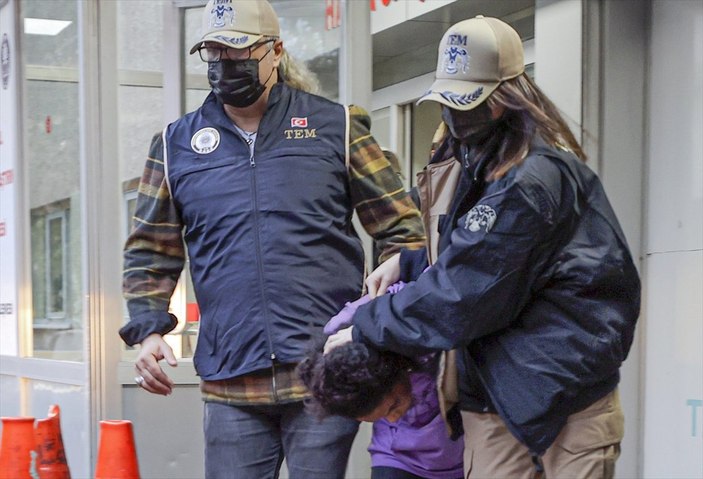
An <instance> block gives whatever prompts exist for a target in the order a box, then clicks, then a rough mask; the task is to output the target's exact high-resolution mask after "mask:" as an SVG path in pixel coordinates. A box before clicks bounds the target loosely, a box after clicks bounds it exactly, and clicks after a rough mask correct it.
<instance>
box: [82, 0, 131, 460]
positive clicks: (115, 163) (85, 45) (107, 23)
mask: <svg viewBox="0 0 703 479" xmlns="http://www.w3.org/2000/svg"><path fill="white" fill-rule="evenodd" d="M78 12H79V14H78V22H79V27H80V28H79V57H80V63H79V64H80V65H81V67H80V84H79V112H80V117H79V118H80V171H81V182H80V184H81V189H80V191H81V244H82V248H81V250H82V270H83V271H82V276H83V280H82V283H83V294H84V301H83V324H84V326H85V336H86V337H85V342H86V349H87V353H86V361H87V364H86V371H87V375H88V380H89V382H88V388H87V389H88V393H87V394H88V395H89V401H88V404H89V407H90V413H89V424H90V426H91V430H90V446H91V454H90V458H91V468H92V466H93V465H94V463H95V461H94V460H93V459H94V457H95V455H96V452H97V446H98V428H97V425H98V423H99V421H100V420H103V419H108V418H118V417H120V416H121V409H122V408H121V400H120V398H121V394H120V387H119V383H118V381H117V374H116V373H117V364H118V361H119V358H120V354H121V350H120V347H119V344H120V342H119V341H118V338H117V337H116V333H117V329H118V327H119V326H120V324H121V321H122V301H121V295H120V270H121V260H120V251H121V244H120V240H119V235H117V234H115V228H118V227H119V226H118V225H119V222H116V221H115V218H119V217H120V208H121V202H120V184H119V181H118V178H119V177H120V175H119V155H118V141H117V138H118V135H117V134H116V132H117V131H118V128H119V124H118V120H117V119H118V115H117V114H116V113H117V111H118V109H117V89H118V83H117V78H118V76H117V47H116V44H117V41H116V40H117V3H116V2H100V1H99V0H78Z"/></svg>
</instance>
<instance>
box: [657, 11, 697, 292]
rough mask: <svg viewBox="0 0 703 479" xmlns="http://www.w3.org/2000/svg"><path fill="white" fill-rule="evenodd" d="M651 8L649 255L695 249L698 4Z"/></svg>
mask: <svg viewBox="0 0 703 479" xmlns="http://www.w3.org/2000/svg"><path fill="white" fill-rule="evenodd" d="M652 9H653V11H652V37H651V78H650V88H649V103H650V107H649V112H650V128H649V138H650V141H649V148H650V150H649V161H650V164H649V171H650V173H649V185H648V188H649V198H650V199H649V210H648V212H647V217H648V218H649V221H650V225H651V227H650V229H649V232H648V237H647V244H648V250H649V251H650V252H662V251H687V250H694V249H700V248H701V247H703V2H701V1H695V0H684V1H676V2H661V1H654V2H653V4H652ZM699 293H700V291H699Z"/></svg>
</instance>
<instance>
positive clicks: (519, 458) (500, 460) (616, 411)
mask: <svg viewBox="0 0 703 479" xmlns="http://www.w3.org/2000/svg"><path fill="white" fill-rule="evenodd" d="M461 416H462V419H463V423H464V431H466V433H465V436H464V444H465V446H464V472H465V473H466V478H467V479H538V478H540V479H580V478H584V479H586V478H588V479H612V477H613V475H614V473H615V461H616V460H617V458H618V456H620V441H621V440H622V437H623V433H624V417H623V414H622V408H621V407H620V397H619V395H618V390H617V389H616V390H615V391H613V392H611V393H610V394H608V395H606V396H605V397H604V398H602V399H600V400H598V401H596V402H595V403H593V404H592V405H591V406H589V407H587V408H586V409H584V410H583V411H580V412H578V413H576V414H572V415H571V416H569V418H568V420H567V423H566V425H565V426H564V428H563V429H562V430H561V432H560V433H559V436H557V438H556V440H555V441H554V444H552V445H551V446H550V447H549V449H547V452H545V453H544V455H543V456H542V458H541V461H542V464H543V467H544V473H542V474H538V473H537V472H536V469H535V465H534V463H533V462H532V458H531V456H530V454H529V451H528V449H527V447H525V446H524V445H523V444H522V443H520V442H518V441H517V440H516V439H515V438H514V437H513V435H512V434H511V433H510V431H508V429H507V427H506V426H505V423H504V422H503V420H502V419H501V418H500V417H499V416H498V415H497V414H488V413H485V414H481V413H473V412H468V411H462V413H461Z"/></svg>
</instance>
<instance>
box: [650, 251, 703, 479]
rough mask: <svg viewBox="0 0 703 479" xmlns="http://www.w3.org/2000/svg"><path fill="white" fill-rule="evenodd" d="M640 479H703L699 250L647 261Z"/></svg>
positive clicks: (702, 259) (702, 269)
mask: <svg viewBox="0 0 703 479" xmlns="http://www.w3.org/2000/svg"><path fill="white" fill-rule="evenodd" d="M646 281H647V283H648V285H649V286H648V290H649V292H650V294H649V295H648V297H647V302H646V311H647V319H648V321H647V334H646V337H647V339H646V342H645V349H646V351H647V363H646V371H647V374H646V382H645V388H644V397H645V407H644V415H643V418H644V450H643V460H644V469H643V471H644V475H643V476H644V477H645V478H664V477H666V478H672V479H673V478H694V477H703V374H701V368H702V366H703V350H702V349H701V338H703V321H701V319H703V295H702V294H701V284H703V251H701V250H698V251H693V252H681V253H664V254H654V255H651V256H650V257H649V259H648V262H647V275H646Z"/></svg>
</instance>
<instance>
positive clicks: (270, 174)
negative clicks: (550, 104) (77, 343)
mask: <svg viewBox="0 0 703 479" xmlns="http://www.w3.org/2000/svg"><path fill="white" fill-rule="evenodd" d="M202 28H203V31H202V36H201V38H200V39H199V40H198V41H197V42H196V43H195V45H193V47H192V49H191V50H190V51H191V53H192V54H196V53H197V54H198V55H199V56H200V58H201V59H202V60H203V61H204V62H207V66H208V80H209V82H210V86H211V87H212V92H211V93H210V95H209V96H208V97H207V98H206V99H205V101H204V103H203V105H202V106H201V107H200V108H198V109H196V110H195V111H193V112H191V113H189V114H187V115H185V116H183V117H182V118H180V119H178V120H177V121H175V122H173V123H171V124H170V125H168V126H167V127H166V128H165V129H164V131H163V132H162V133H161V134H159V135H157V136H156V137H155V138H154V140H153V142H152V146H151V151H150V153H149V160H148V161H147V164H146V168H145V172H144V175H143V178H142V182H141V184H140V188H139V191H140V194H139V198H138V201H137V209H136V214H135V221H134V223H133V225H134V228H133V231H132V234H131V235H130V237H129V238H128V240H127V244H126V246H125V261H124V265H125V269H124V292H125V297H126V298H127V305H128V308H129V312H130V321H129V322H128V323H127V324H126V325H125V326H124V327H123V328H122V329H121V330H120V334H121V336H122V338H123V339H124V341H125V342H127V343H128V344H130V345H134V344H140V345H141V348H140V350H139V355H138V357H137V360H136V363H135V371H136V377H135V382H136V383H137V385H138V386H139V387H140V388H142V389H144V390H145V391H148V392H149V393H153V394H163V395H168V394H170V393H171V392H172V390H173V381H172V380H171V379H170V378H169V376H168V375H167V374H166V373H165V372H164V370H163V369H162V368H161V366H160V365H159V361H160V360H162V359H166V360H167V361H168V363H169V364H172V365H175V364H176V360H175V358H174V356H173V352H172V350H171V348H170V346H169V345H168V344H167V343H166V342H165V341H164V339H163V338H162V335H164V334H167V333H168V332H169V331H171V330H173V329H174V328H175V327H176V324H177V321H176V319H175V317H174V316H173V315H172V314H170V313H169V309H168V307H169V299H170V297H171V294H172V293H173V291H174V288H175V285H176V280H177V279H178V277H179V275H180V273H181V270H182V268H183V267H184V259H185V258H186V254H187V255H188V258H189V259H190V272H191V277H192V279H193V289H194V292H195V296H196V298H197V302H198V306H199V309H200V321H199V334H198V343H197V347H196V349H195V354H194V357H193V364H194V366H195V369H196V371H197V373H198V376H199V377H200V380H201V391H202V394H203V400H204V433H205V434H204V436H205V474H204V477H207V478H208V479H216V478H223V479H225V478H226V479H231V478H236V479H263V478H273V477H278V474H279V470H280V468H281V463H282V461H283V459H284V457H285V459H286V464H287V468H288V473H289V477H290V478H291V479H296V478H297V479H335V478H339V479H342V478H343V477H344V473H345V470H346V464H347V459H348V456H349V451H350V449H351V445H352V442H353V440H354V436H355V434H356V432H357V429H358V422H357V421H356V420H353V419H349V418H342V417H337V416H330V417H327V418H324V419H322V420H319V419H318V418H316V417H311V416H309V415H308V414H307V413H306V410H305V407H304V400H305V398H306V397H308V396H309V393H308V391H307V389H306V388H305V387H304V384H303V383H302V381H301V380H300V379H299V378H298V376H297V373H296V366H297V364H298V363H299V362H300V361H301V360H302V358H303V357H304V356H305V353H306V352H307V350H308V349H309V348H310V339H311V338H312V337H313V336H315V335H318V334H322V329H323V327H324V325H325V323H326V322H327V320H328V319H329V318H330V317H331V316H333V315H334V314H336V313H337V312H338V311H339V310H340V309H341V308H342V306H344V304H345V302H347V301H352V300H354V299H356V298H358V297H359V296H360V295H361V290H362V285H363V278H364V251H363V248H362V245H361V241H360V240H359V237H358V236H357V234H356V232H355V230H354V227H353V226H352V224H351V219H352V216H353V214H354V213H355V212H356V213H358V216H359V219H360V220H361V223H362V225H363V226H364V228H365V229H366V231H367V232H368V233H369V234H370V235H371V236H372V237H373V238H374V240H376V241H377V242H378V243H379V244H380V251H381V259H382V260H383V259H386V258H388V257H390V256H392V255H394V254H397V251H398V250H400V249H401V248H413V247H414V248H418V247H421V246H422V245H424V234H423V228H422V223H421V221H420V216H419V212H418V211H417V209H416V208H415V206H414V204H413V203H412V200H411V199H410V198H409V197H408V195H407V194H406V193H405V191H404V189H403V187H402V183H401V181H400V179H399V178H398V176H397V175H396V174H395V172H394V171H393V168H392V166H391V164H390V163H389V162H388V160H387V159H386V158H385V157H384V155H383V152H382V151H381V149H380V148H379V146H378V144H377V143H376V142H375V140H374V139H373V137H372V136H371V134H370V132H369V125H370V120H369V117H368V114H367V113H366V112H365V111H363V109H361V108H359V107H354V106H349V107H346V106H343V105H340V104H338V103H334V102H332V101H329V100H327V99H325V98H322V97H321V96H317V95H314V94H311V93H310V90H311V88H309V87H310V81H309V77H307V76H306V75H305V73H304V72H305V70H304V68H302V66H301V65H300V64H295V63H294V62H293V61H292V59H291V58H290V57H288V56H287V54H286V51H285V49H284V48H283V41H282V40H281V38H280V28H279V21H278V17H277V15H276V12H275V11H274V9H273V7H272V6H271V4H269V2H267V1H265V0H210V1H209V2H208V3H207V5H206V6H205V8H204V10H203V24H202ZM184 240H185V245H184ZM185 246H187V248H186V247H185Z"/></svg>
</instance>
